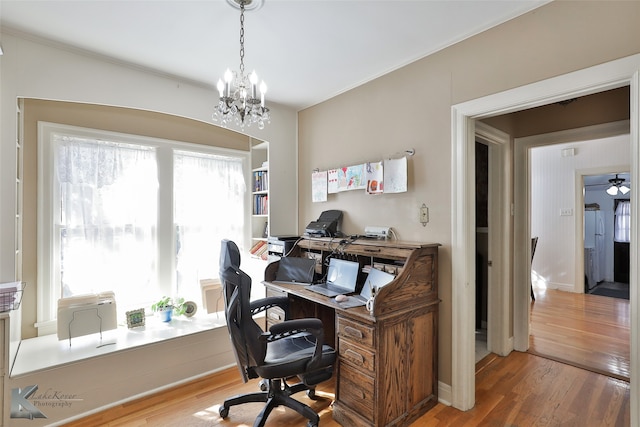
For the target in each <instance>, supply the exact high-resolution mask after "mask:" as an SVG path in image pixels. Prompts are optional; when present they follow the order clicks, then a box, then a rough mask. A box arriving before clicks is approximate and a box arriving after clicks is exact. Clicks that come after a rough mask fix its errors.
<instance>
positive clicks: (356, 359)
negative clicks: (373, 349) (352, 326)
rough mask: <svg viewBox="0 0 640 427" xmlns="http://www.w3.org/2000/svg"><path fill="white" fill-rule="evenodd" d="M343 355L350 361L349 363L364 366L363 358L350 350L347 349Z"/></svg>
mask: <svg viewBox="0 0 640 427" xmlns="http://www.w3.org/2000/svg"><path fill="white" fill-rule="evenodd" d="M344 355H345V356H347V357H348V358H349V359H351V361H353V362H355V363H357V364H358V365H364V356H362V355H361V354H360V353H356V352H355V351H353V350H351V349H347V351H345V352H344Z"/></svg>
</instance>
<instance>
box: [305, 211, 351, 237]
mask: <svg viewBox="0 0 640 427" xmlns="http://www.w3.org/2000/svg"><path fill="white" fill-rule="evenodd" d="M341 222H342V211H338V210H330V211H324V212H322V213H321V214H320V218H318V219H317V221H312V222H310V223H309V225H307V228H305V230H304V232H305V234H306V235H308V236H313V237H335V236H338V233H339V229H340V223H341Z"/></svg>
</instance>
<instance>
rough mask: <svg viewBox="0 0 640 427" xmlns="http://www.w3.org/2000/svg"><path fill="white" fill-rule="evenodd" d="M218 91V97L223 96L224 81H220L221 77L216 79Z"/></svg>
mask: <svg viewBox="0 0 640 427" xmlns="http://www.w3.org/2000/svg"><path fill="white" fill-rule="evenodd" d="M217 87H218V93H219V94H220V98H222V97H223V96H224V83H223V82H222V79H218V86H217Z"/></svg>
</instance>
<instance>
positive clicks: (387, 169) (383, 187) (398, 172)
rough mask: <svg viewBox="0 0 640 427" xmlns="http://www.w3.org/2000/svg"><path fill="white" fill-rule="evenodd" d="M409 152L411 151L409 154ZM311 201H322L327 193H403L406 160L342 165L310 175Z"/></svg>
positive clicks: (397, 159) (405, 185)
mask: <svg viewBox="0 0 640 427" xmlns="http://www.w3.org/2000/svg"><path fill="white" fill-rule="evenodd" d="M412 154H413V150H411V154H410V155H412ZM311 187H312V188H311V194H312V196H311V197H312V201H313V202H314V203H315V202H326V201H327V195H328V194H335V193H340V192H343V191H351V190H365V191H366V192H367V193H368V194H382V193H403V192H406V191H407V157H406V156H403V157H400V158H396V159H387V160H382V161H379V162H369V163H364V164H360V165H354V166H346V167H342V168H338V169H329V170H328V171H319V170H316V171H314V172H313V173H312V175H311Z"/></svg>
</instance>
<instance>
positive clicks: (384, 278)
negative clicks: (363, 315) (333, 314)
mask: <svg viewBox="0 0 640 427" xmlns="http://www.w3.org/2000/svg"><path fill="white" fill-rule="evenodd" d="M395 278H396V277H395V276H394V275H393V274H390V273H385V272H384V271H382V270H378V269H377V268H372V269H371V270H370V271H369V275H368V276H367V280H365V281H364V285H362V290H361V291H360V294H359V295H353V296H350V297H349V298H347V300H346V301H341V302H338V303H337V304H339V305H340V307H342V308H351V307H360V306H363V305H366V304H367V300H368V299H369V298H371V289H372V288H374V289H376V290H378V289H380V288H381V287H383V286H384V285H386V284H387V283H389V282H391V281H392V280H393V279H395Z"/></svg>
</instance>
